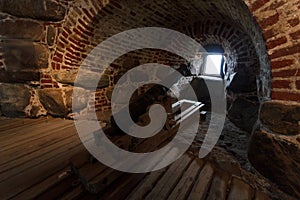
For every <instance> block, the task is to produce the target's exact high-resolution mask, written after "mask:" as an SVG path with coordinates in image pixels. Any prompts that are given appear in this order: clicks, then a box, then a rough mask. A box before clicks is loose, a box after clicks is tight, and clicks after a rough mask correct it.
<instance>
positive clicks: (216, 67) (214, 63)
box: [204, 55, 223, 76]
mask: <svg viewBox="0 0 300 200" xmlns="http://www.w3.org/2000/svg"><path fill="white" fill-rule="evenodd" d="M222 59H223V56H222V55H208V56H207V58H206V63H205V71H204V74H205V75H214V76H220V74H221V64H222Z"/></svg>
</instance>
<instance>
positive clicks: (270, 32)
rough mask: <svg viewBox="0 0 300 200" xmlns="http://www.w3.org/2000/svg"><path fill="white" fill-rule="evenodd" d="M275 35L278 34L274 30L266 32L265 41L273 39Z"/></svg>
mask: <svg viewBox="0 0 300 200" xmlns="http://www.w3.org/2000/svg"><path fill="white" fill-rule="evenodd" d="M275 35H276V32H275V31H274V30H273V29H270V30H267V31H264V37H265V39H268V38H272V37H274V36H275Z"/></svg>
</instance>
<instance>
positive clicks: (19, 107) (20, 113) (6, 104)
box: [0, 83, 31, 117]
mask: <svg viewBox="0 0 300 200" xmlns="http://www.w3.org/2000/svg"><path fill="white" fill-rule="evenodd" d="M30 96H31V91H30V89H29V88H27V87H25V85H22V84H6V83H0V110H1V113H2V115H4V116H8V117H24V116H25V115H26V114H25V108H26V107H27V106H28V105H29V102H30Z"/></svg>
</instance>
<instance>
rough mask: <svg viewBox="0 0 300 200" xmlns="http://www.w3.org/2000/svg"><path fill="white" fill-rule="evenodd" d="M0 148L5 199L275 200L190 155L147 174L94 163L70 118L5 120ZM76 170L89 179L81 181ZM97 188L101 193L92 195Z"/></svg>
mask: <svg viewBox="0 0 300 200" xmlns="http://www.w3.org/2000/svg"><path fill="white" fill-rule="evenodd" d="M0 146H1V152H0V158H1V159H0V199H1V200H2V199H22V200H24V199H43V200H44V199H105V200H110V199H112V200H123V199H128V200H131V199H140V200H142V199H146V200H158V199H169V200H175V199H178V200H179V199H198V200H199V199H210V200H219V199H220V200H222V199H230V200H244V199H245V200H250V199H251V200H252V199H253V200H254V199H255V200H263V199H266V200H267V199H271V197H268V195H267V194H265V193H264V192H261V191H260V190H259V189H255V188H253V187H252V186H251V185H250V184H248V183H247V181H245V180H243V178H242V177H239V176H237V175H234V174H231V173H229V172H227V171H225V170H222V169H220V168H219V167H216V166H215V165H214V164H213V163H212V162H210V161H209V160H203V159H199V158H197V157H196V156H194V155H192V154H191V153H186V154H184V156H182V157H181V158H180V159H179V160H177V161H176V162H174V163H173V164H172V165H170V166H168V167H167V168H164V169H161V170H159V171H155V172H151V173H146V174H129V173H122V172H118V171H115V170H112V169H111V168H108V167H105V166H103V165H102V164H100V163H98V162H90V161H89V158H88V157H87V155H86V150H85V148H84V146H83V145H82V144H81V141H80V139H79V137H78V135H77V132H76V128H75V126H74V122H73V121H72V120H64V119H57V118H50V117H43V118H39V119H8V118H1V120H0ZM72 168H73V170H72ZM74 168H76V169H74ZM76 170H77V171H79V172H80V173H82V172H83V171H84V172H85V173H84V174H85V177H81V178H80V177H78V176H79V175H80V173H79V172H78V173H79V174H77V173H76ZM82 179H84V180H86V182H84V180H82ZM93 184H95V185H93ZM93 187H94V188H97V187H98V188H101V192H98V193H96V192H95V191H94V192H93ZM91 188H92V189H91Z"/></svg>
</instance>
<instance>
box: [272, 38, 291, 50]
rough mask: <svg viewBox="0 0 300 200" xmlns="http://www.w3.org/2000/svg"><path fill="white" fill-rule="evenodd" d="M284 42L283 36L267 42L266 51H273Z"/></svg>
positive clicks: (285, 39) (285, 40)
mask: <svg viewBox="0 0 300 200" xmlns="http://www.w3.org/2000/svg"><path fill="white" fill-rule="evenodd" d="M286 42H287V38H286V37H285V36H283V37H280V38H278V39H275V40H271V41H268V42H267V47H268V49H273V48H275V47H277V46H279V45H282V44H285V43H286Z"/></svg>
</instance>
